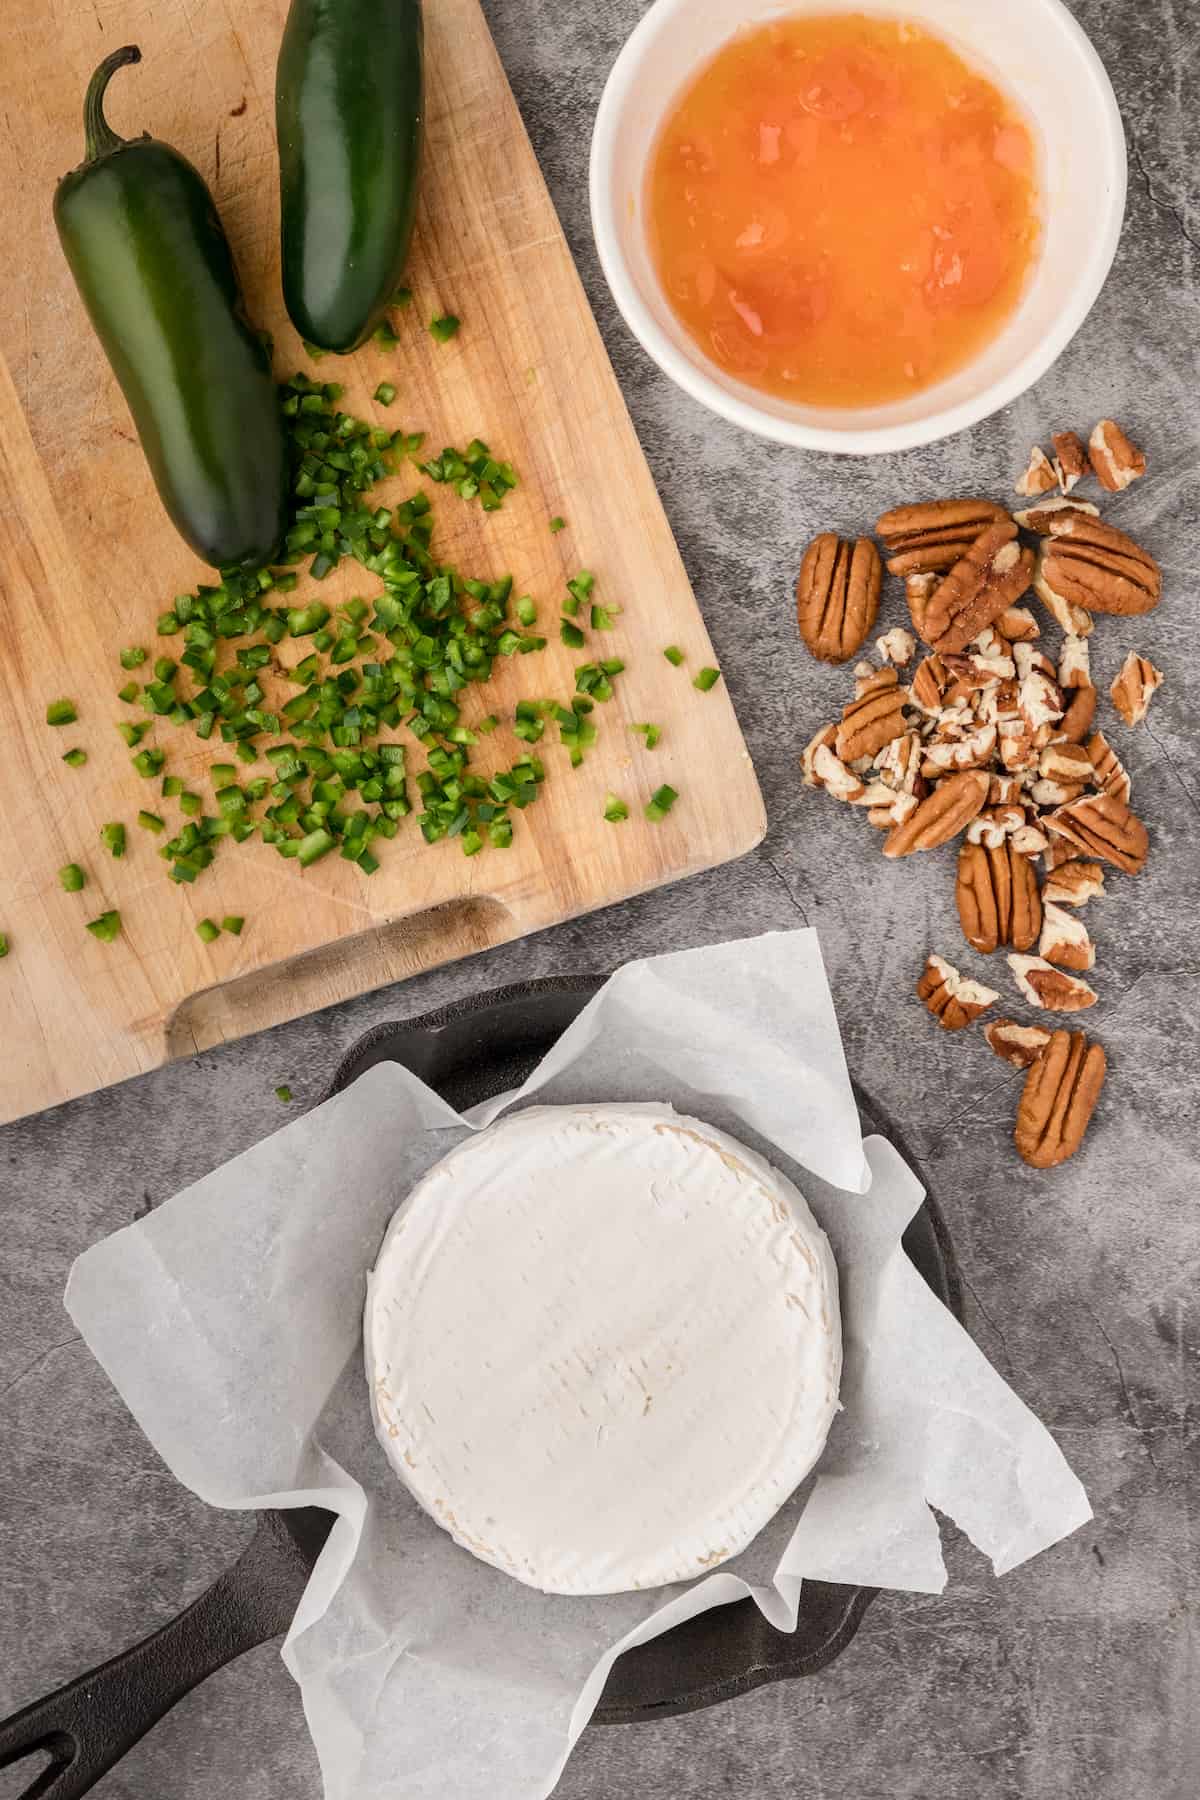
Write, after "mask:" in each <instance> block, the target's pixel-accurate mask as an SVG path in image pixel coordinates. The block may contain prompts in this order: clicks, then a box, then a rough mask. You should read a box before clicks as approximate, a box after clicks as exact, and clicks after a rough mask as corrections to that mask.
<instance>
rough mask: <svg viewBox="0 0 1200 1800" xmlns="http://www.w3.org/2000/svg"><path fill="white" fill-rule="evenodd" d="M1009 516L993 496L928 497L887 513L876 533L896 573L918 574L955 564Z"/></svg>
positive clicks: (879, 523)
mask: <svg viewBox="0 0 1200 1800" xmlns="http://www.w3.org/2000/svg"><path fill="white" fill-rule="evenodd" d="M1008 516H1009V515H1008V512H1007V511H1006V510H1005V508H1004V507H1003V506H997V505H996V503H995V501H994V500H926V501H923V502H922V503H920V504H918V505H916V506H896V507H893V509H892V511H891V512H886V513H884V515H883V517H882V518H881V519H880V520H879V521H878V523H877V524H876V526H875V535H876V536H877V537H880V538H882V539H883V543H884V548H885V549H886V550H887V552H888V569H889V570H890V572H891V573H892V574H893V575H917V574H924V573H926V572H927V571H928V570H930V569H951V568H953V567H954V564H955V563H956V562H957V561H958V559H959V557H960V556H963V555H964V554H965V552H966V551H967V550H968V549H969V548H970V546H971V545H972V544H973V543H974V542H975V539H976V538H977V537H978V536H979V534H980V532H981V531H983V530H984V529H985V528H986V527H987V526H988V525H993V524H995V523H996V521H997V520H1001V519H1007V518H1008ZM922 635H923V634H922Z"/></svg>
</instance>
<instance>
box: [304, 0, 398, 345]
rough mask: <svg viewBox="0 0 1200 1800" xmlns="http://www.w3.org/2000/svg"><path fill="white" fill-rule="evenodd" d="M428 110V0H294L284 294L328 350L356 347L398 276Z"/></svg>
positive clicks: (307, 333) (308, 333)
mask: <svg viewBox="0 0 1200 1800" xmlns="http://www.w3.org/2000/svg"><path fill="white" fill-rule="evenodd" d="M423 111H424V68H423V32H422V18H421V0H292V6H291V10H290V12H289V13H288V19H287V25H286V26H285V28H284V33H283V42H282V44H281V45H280V50H279V63H278V68H277V71H276V79H275V129H276V135H277V137H278V139H279V193H280V202H281V206H280V213H281V218H280V224H281V231H282V245H281V248H282V264H283V297H284V300H285V302H286V303H287V309H288V314H289V316H290V318H291V321H292V324H293V325H294V326H295V327H296V330H297V331H298V332H299V333H300V336H301V337H302V338H304V339H305V340H306V341H307V342H308V343H310V344H315V345H316V346H317V347H318V349H321V350H339V351H346V350H353V349H355V348H357V346H358V345H359V344H361V343H362V342H363V341H364V340H365V339H366V338H368V337H369V336H370V335H371V333H372V332H373V331H374V330H375V328H376V326H377V325H378V324H379V323H380V321H381V320H382V318H383V315H384V313H385V311H386V310H387V306H388V303H389V301H390V300H391V297H392V295H393V294H394V293H395V291H396V288H397V287H398V285H399V282H400V277H401V275H402V274H403V272H404V259H405V257H406V256H407V254H408V243H409V238H410V237H411V235H412V227H413V218H414V216H415V213H416V205H417V178H418V173H419V169H420V161H421V135H422V115H423Z"/></svg>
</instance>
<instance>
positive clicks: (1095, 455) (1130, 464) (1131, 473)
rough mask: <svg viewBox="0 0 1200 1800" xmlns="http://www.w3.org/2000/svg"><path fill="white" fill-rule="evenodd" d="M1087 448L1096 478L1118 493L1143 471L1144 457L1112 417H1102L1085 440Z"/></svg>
mask: <svg viewBox="0 0 1200 1800" xmlns="http://www.w3.org/2000/svg"><path fill="white" fill-rule="evenodd" d="M1088 449H1089V450H1090V451H1091V455H1092V467H1093V469H1095V471H1096V479H1097V481H1098V482H1099V483H1100V486H1101V487H1102V488H1107V489H1108V491H1109V493H1110V494H1119V493H1120V492H1121V490H1122V488H1127V487H1128V486H1129V484H1130V483H1131V482H1133V481H1137V480H1138V479H1139V477H1141V476H1142V475H1144V474H1145V473H1146V458H1145V457H1144V456H1143V455H1142V452H1141V451H1140V450H1139V449H1138V447H1137V445H1136V444H1131V443H1130V441H1129V439H1128V438H1127V437H1126V436H1125V433H1124V432H1123V431H1122V430H1121V427H1120V426H1119V425H1118V424H1117V422H1116V420H1115V419H1101V421H1100V423H1099V424H1098V425H1097V426H1096V428H1095V429H1094V431H1093V432H1092V435H1091V437H1090V439H1089V440H1088Z"/></svg>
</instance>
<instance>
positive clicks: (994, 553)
mask: <svg viewBox="0 0 1200 1800" xmlns="http://www.w3.org/2000/svg"><path fill="white" fill-rule="evenodd" d="M1032 578H1033V552H1032V551H1031V550H1026V549H1024V548H1023V547H1022V546H1021V544H1020V543H1018V541H1017V528H1016V526H1015V525H1014V524H1013V522H1012V520H1011V519H1003V520H1000V521H999V522H998V523H997V524H995V525H989V526H988V527H987V529H986V530H985V531H982V532H980V534H979V536H978V537H977V538H976V539H975V542H974V543H973V544H972V545H971V546H970V548H969V549H968V551H967V552H966V555H965V556H963V557H961V558H960V559H959V561H958V562H956V563H955V564H954V567H953V568H952V569H951V570H950V572H949V573H948V574H947V575H944V576H943V577H942V580H941V581H940V582H939V583H938V587H937V590H936V592H935V593H934V596H933V598H932V600H931V601H930V602H929V607H928V610H927V611H926V614H925V626H926V633H927V636H928V638H929V641H930V643H932V644H933V646H934V648H935V649H937V650H941V651H946V650H963V649H965V648H966V646H967V645H968V644H969V643H970V642H971V639H972V638H974V637H978V635H979V633H980V632H981V631H983V630H984V629H985V628H986V627H987V626H988V625H991V624H993V623H994V622H995V620H997V619H998V618H999V617H1000V614H1001V613H1002V612H1004V611H1005V610H1006V609H1007V608H1008V607H1010V606H1012V605H1013V604H1014V602H1015V601H1017V600H1019V599H1020V598H1021V595H1022V594H1023V593H1025V591H1026V590H1027V588H1028V587H1029V583H1030V581H1031V580H1032Z"/></svg>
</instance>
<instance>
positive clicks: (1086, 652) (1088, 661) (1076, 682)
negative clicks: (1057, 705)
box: [1058, 636, 1092, 688]
mask: <svg viewBox="0 0 1200 1800" xmlns="http://www.w3.org/2000/svg"><path fill="white" fill-rule="evenodd" d="M1058 685H1059V687H1063V688H1083V687H1091V685H1092V655H1091V650H1090V648H1089V647H1088V641H1087V639H1086V638H1081V637H1070V636H1068V637H1065V638H1064V639H1063V641H1062V649H1061V650H1060V651H1059V653H1058Z"/></svg>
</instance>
